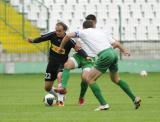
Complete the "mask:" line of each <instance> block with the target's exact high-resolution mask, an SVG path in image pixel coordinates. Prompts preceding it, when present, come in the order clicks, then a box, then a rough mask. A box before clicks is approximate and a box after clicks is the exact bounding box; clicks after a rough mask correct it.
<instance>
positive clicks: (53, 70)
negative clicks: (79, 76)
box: [45, 61, 64, 81]
mask: <svg viewBox="0 0 160 122" xmlns="http://www.w3.org/2000/svg"><path fill="white" fill-rule="evenodd" d="M63 68H64V64H63V63H62V64H60V63H55V62H54V61H49V62H48V65H47V69H46V74H45V81H54V80H56V79H57V74H58V72H62V71H63Z"/></svg>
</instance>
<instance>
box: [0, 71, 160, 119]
mask: <svg viewBox="0 0 160 122" xmlns="http://www.w3.org/2000/svg"><path fill="white" fill-rule="evenodd" d="M121 79H123V80H126V81H127V82H128V84H129V85H130V86H131V88H132V89H133V91H134V92H135V93H136V94H137V95H139V96H141V98H142V104H141V107H140V109H138V110H134V106H133V104H132V102H131V100H130V99H129V98H128V96H127V95H126V94H124V92H123V91H121V89H120V88H119V87H118V86H116V85H115V84H113V83H112V82H111V81H110V80H109V77H108V75H107V76H105V75H104V76H102V77H101V78H100V79H98V81H97V83H98V85H99V86H100V87H101V89H102V92H103V95H104V96H105V98H106V100H107V102H108V103H109V104H110V106H111V109H110V110H108V111H99V112H95V111H93V110H94V109H95V108H96V107H97V106H98V102H97V100H96V98H95V97H94V96H93V94H92V92H91V90H90V89H88V92H87V94H86V98H85V99H86V104H85V105H84V106H79V105H78V104H77V101H78V97H79V91H80V75H79V74H71V77H70V81H69V83H68V94H67V99H66V104H65V106H64V107H57V106H56V107H54V106H52V107H46V106H44V104H43V102H42V99H43V97H44V95H45V94H46V92H45V91H44V89H43V88H44V81H43V74H30V75H28V74H25V75H0V122H160V73H149V75H148V76H147V77H141V76H139V75H138V74H128V73H122V74H121Z"/></svg>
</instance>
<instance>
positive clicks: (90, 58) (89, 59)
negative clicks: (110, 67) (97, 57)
mask: <svg viewBox="0 0 160 122" xmlns="http://www.w3.org/2000/svg"><path fill="white" fill-rule="evenodd" d="M86 59H87V60H88V61H91V62H92V63H93V62H94V60H93V59H92V57H89V56H88V57H86Z"/></svg>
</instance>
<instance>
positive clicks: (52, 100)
mask: <svg viewBox="0 0 160 122" xmlns="http://www.w3.org/2000/svg"><path fill="white" fill-rule="evenodd" d="M56 103H57V99H56V97H55V96H54V95H53V94H47V95H45V97H44V104H45V105H46V106H52V105H55V104H56Z"/></svg>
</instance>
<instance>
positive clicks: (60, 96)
mask: <svg viewBox="0 0 160 122" xmlns="http://www.w3.org/2000/svg"><path fill="white" fill-rule="evenodd" d="M63 68H64V66H63V65H60V66H59V69H58V73H57V81H58V89H60V88H62V82H61V81H62V72H63ZM57 97H58V102H57V105H58V106H64V101H65V94H60V93H57Z"/></svg>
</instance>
